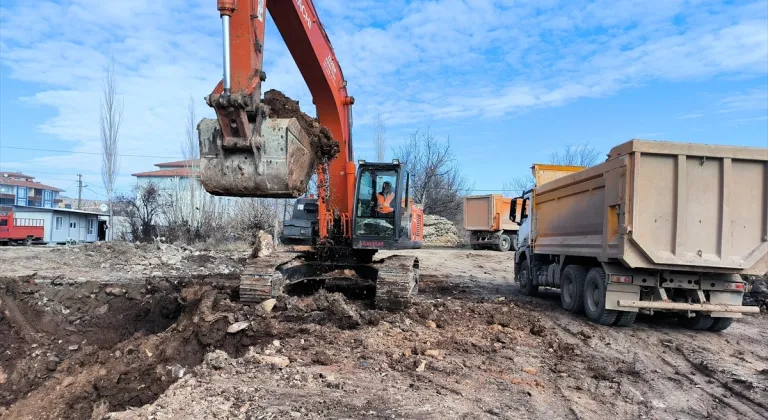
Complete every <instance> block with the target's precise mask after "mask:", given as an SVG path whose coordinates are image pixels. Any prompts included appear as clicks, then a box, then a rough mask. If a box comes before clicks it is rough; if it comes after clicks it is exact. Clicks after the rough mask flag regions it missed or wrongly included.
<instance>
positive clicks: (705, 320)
mask: <svg viewBox="0 0 768 420" xmlns="http://www.w3.org/2000/svg"><path fill="white" fill-rule="evenodd" d="M714 321H715V319H714V318H712V317H711V316H709V315H705V314H704V313H702V312H696V315H695V316H694V317H692V318H688V317H687V316H685V314H681V315H680V318H678V322H679V323H680V325H682V326H683V327H685V328H688V329H689V330H697V331H702V330H707V329H709V327H711V326H712V324H713V323H714Z"/></svg>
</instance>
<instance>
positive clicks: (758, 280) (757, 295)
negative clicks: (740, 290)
mask: <svg viewBox="0 0 768 420" xmlns="http://www.w3.org/2000/svg"><path fill="white" fill-rule="evenodd" d="M744 277H745V278H744V280H746V282H747V284H749V288H748V289H749V291H748V292H747V293H746V294H744V304H745V305H750V306H759V307H760V309H761V310H762V311H763V312H768V277H760V276H744Z"/></svg>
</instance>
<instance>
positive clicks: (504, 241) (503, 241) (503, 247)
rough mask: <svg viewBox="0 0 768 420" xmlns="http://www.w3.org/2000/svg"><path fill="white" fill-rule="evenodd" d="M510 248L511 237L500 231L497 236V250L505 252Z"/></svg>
mask: <svg viewBox="0 0 768 420" xmlns="http://www.w3.org/2000/svg"><path fill="white" fill-rule="evenodd" d="M510 249H512V239H510V237H509V236H507V235H506V234H504V233H502V234H501V236H500V237H499V245H497V249H496V250H497V251H501V252H507V251H509V250H510Z"/></svg>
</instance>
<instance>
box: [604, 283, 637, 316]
mask: <svg viewBox="0 0 768 420" xmlns="http://www.w3.org/2000/svg"><path fill="white" fill-rule="evenodd" d="M620 300H640V286H636V285H634V284H620V283H608V284H607V285H606V289H605V309H612V310H614V311H624V312H637V311H638V309H637V308H625V307H620V306H619V305H618V302H619V301H620Z"/></svg>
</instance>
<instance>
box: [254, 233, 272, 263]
mask: <svg viewBox="0 0 768 420" xmlns="http://www.w3.org/2000/svg"><path fill="white" fill-rule="evenodd" d="M254 241H255V243H254V245H253V251H252V252H251V258H259V257H266V256H268V255H270V254H272V253H273V252H275V242H274V240H273V238H272V235H270V234H268V233H267V232H264V231H263V230H260V231H259V232H258V233H257V234H256V237H255V238H254Z"/></svg>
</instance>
